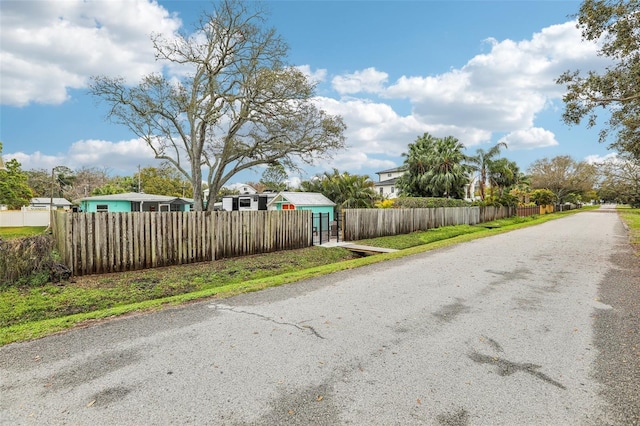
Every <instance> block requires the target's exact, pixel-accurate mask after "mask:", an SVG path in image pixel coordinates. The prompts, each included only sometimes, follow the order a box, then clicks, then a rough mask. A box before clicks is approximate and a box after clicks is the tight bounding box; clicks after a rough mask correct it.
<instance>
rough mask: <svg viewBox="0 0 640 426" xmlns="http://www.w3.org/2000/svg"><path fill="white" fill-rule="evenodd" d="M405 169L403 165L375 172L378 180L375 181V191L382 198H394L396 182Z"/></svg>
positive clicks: (396, 192) (396, 193) (396, 191)
mask: <svg viewBox="0 0 640 426" xmlns="http://www.w3.org/2000/svg"><path fill="white" fill-rule="evenodd" d="M406 171H407V167H406V166H404V165H403V166H400V167H395V168H393V169H388V170H383V171H381V172H376V174H377V175H378V182H376V183H375V188H376V191H377V192H378V193H379V194H380V195H381V196H382V197H384V198H396V197H397V196H398V189H397V188H396V182H397V180H398V178H399V177H400V176H402V175H403V174H404V173H405V172H406Z"/></svg>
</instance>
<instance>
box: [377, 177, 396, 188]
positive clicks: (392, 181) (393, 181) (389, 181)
mask: <svg viewBox="0 0 640 426" xmlns="http://www.w3.org/2000/svg"><path fill="white" fill-rule="evenodd" d="M398 179H399V178H397V177H395V178H391V179H387V180H381V181H380V182H375V184H374V185H375V186H393V185H395V184H396V182H397V181H398Z"/></svg>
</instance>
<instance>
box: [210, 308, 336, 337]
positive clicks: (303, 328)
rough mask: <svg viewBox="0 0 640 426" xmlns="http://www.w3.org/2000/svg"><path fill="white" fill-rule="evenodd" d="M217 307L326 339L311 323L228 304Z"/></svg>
mask: <svg viewBox="0 0 640 426" xmlns="http://www.w3.org/2000/svg"><path fill="white" fill-rule="evenodd" d="M215 309H220V310H223V311H229V312H233V313H236V314H245V315H251V316H254V317H257V318H260V319H262V320H265V321H269V322H272V323H274V324H278V325H284V326H288V327H295V328H297V329H298V330H300V331H303V332H305V333H306V332H307V331H309V332H310V333H311V334H313V335H314V336H316V337H317V338H319V339H325V337H324V336H322V335H321V334H320V333H318V331H317V330H316V329H315V328H313V327H312V326H310V325H306V324H305V325H302V326H301V325H298V324H296V323H292V322H286V321H278V320H276V319H274V318H271V317H269V316H267V315H262V314H259V313H257V312H250V311H243V310H240V309H234V308H232V307H228V306H220V305H215Z"/></svg>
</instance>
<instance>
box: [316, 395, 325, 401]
mask: <svg viewBox="0 0 640 426" xmlns="http://www.w3.org/2000/svg"><path fill="white" fill-rule="evenodd" d="M316 399H317V400H318V401H322V400H323V399H324V396H322V395H318V397H317V398H316Z"/></svg>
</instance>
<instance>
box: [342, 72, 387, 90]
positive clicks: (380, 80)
mask: <svg viewBox="0 0 640 426" xmlns="http://www.w3.org/2000/svg"><path fill="white" fill-rule="evenodd" d="M388 77H389V75H388V74H387V73H386V72H381V71H378V70H376V69H375V68H367V69H364V70H362V71H356V72H354V73H353V74H344V75H339V76H336V77H334V78H333V80H331V84H332V85H333V88H334V89H335V91H336V92H338V93H339V94H341V95H347V94H351V93H360V92H369V93H379V92H381V91H382V90H383V89H384V83H386V82H387V79H388Z"/></svg>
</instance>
